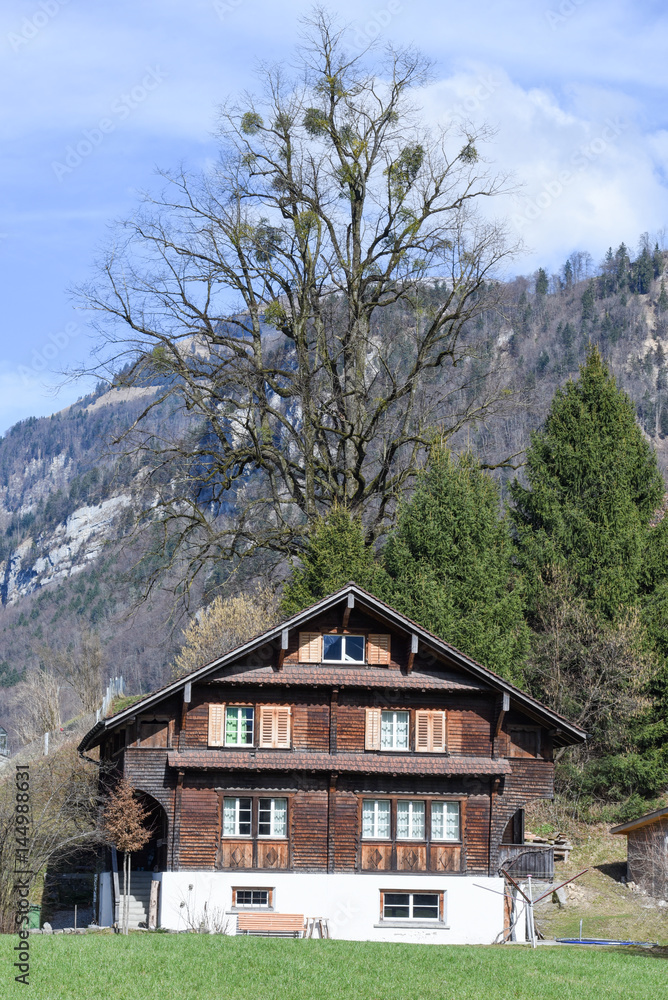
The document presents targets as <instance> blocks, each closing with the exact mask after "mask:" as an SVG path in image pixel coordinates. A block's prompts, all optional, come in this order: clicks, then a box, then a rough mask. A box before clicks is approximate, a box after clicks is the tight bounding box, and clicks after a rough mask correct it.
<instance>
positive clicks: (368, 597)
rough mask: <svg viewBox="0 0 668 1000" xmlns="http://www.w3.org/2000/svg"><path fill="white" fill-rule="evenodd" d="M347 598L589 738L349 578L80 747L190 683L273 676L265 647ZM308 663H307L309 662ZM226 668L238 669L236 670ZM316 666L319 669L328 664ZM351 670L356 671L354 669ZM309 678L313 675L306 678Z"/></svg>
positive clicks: (544, 717)
mask: <svg viewBox="0 0 668 1000" xmlns="http://www.w3.org/2000/svg"><path fill="white" fill-rule="evenodd" d="M344 602H345V605H346V606H347V607H350V608H352V607H360V608H362V609H364V610H365V611H366V612H368V613H369V614H370V615H371V616H372V617H373V618H374V619H375V620H377V621H379V623H381V624H383V623H384V624H385V625H386V626H387V627H388V628H389V629H391V630H393V631H400V632H402V633H404V634H405V635H406V636H409V635H410V636H415V637H416V638H417V642H418V643H421V644H423V645H424V646H425V647H426V648H427V649H430V650H431V651H433V652H434V653H435V654H436V660H437V661H438V663H439V665H440V664H443V666H445V665H446V664H447V667H448V668H449V669H447V670H446V671H445V672H446V673H449V674H453V673H454V674H456V675H460V674H461V675H463V676H464V678H466V679H470V682H474V686H475V688H476V689H477V690H492V691H497V692H499V693H505V694H508V695H509V696H510V697H511V698H512V700H513V701H514V702H515V703H516V704H517V706H518V707H520V708H521V710H522V711H523V712H525V713H526V714H527V715H529V716H531V717H532V718H534V719H536V721H538V722H539V723H541V724H542V725H546V726H549V727H550V728H553V729H555V730H557V731H558V733H559V737H560V741H561V742H563V743H565V744H571V743H580V742H582V741H583V740H584V739H586V733H585V732H584V731H583V730H581V729H580V728H579V727H578V726H574V725H573V724H572V723H570V722H569V721H568V720H567V719H564V718H563V717H562V716H560V715H558V714H557V713H555V712H552V711H551V710H550V709H548V708H547V707H546V706H545V705H542V704H541V703H540V702H539V701H537V700H536V699H535V698H532V697H531V696H530V695H527V694H526V693H525V692H523V691H521V690H520V689H519V688H517V687H515V685H513V684H511V683H510V682H509V681H506V680H504V679H503V678H502V677H499V676H498V674H495V673H493V672H492V671H491V670H488V669H487V668H486V667H484V666H483V665H482V664H481V663H478V662H477V661H475V660H472V659H471V658H470V657H468V656H466V655H465V654H464V653H462V652H460V651H459V650H458V649H456V648H455V647H454V646H451V645H450V644H449V643H447V642H445V641H444V640H443V639H440V638H439V637H438V636H436V635H434V634H433V633H431V632H429V631H427V629H424V628H422V627H421V626H420V625H418V624H417V623H416V622H414V621H412V620H411V619H410V618H406V616H405V615H402V614H400V613H399V612H398V611H396V610H395V609H394V608H391V607H390V606H389V605H388V604H385V603H384V602H383V601H380V600H379V599H378V598H377V597H374V595H373V594H370V593H368V592H367V591H365V590H363V589H362V588H361V587H358V586H357V584H355V583H352V582H351V583H348V584H346V586H345V587H342V588H341V589H340V590H337V591H335V592H334V593H333V594H330V595H328V596H327V597H325V598H323V599H322V600H320V601H318V602H316V603H315V604H313V605H311V606H310V607H308V608H305V609H304V610H303V611H300V612H299V613H298V614H296V615H293V616H292V617H291V618H289V619H287V620H286V621H283V622H281V623H280V624H278V625H276V626H274V627H273V628H271V629H268V630H267V631H266V632H263V633H262V634H260V635H258V636H255V637H254V638H253V639H250V640H249V641H248V642H246V643H243V644H242V645H241V646H237V647H236V648H235V649H231V650H229V651H228V652H227V653H225V654H223V656H220V657H218V658H217V659H215V660H212V661H211V662H210V663H207V664H205V665H204V666H202V667H199V668H198V669H197V670H193V671H191V673H189V674H186V675H184V676H183V677H180V678H179V679H178V680H176V681H173V682H172V683H170V684H168V685H166V686H165V687H163V688H161V689H159V690H158V691H155V692H153V693H152V694H150V695H147V696H146V698H144V699H142V700H141V701H139V702H135V704H134V705H132V706H131V707H130V708H128V709H125V711H123V712H119V713H118V714H117V715H115V716H112V717H111V718H109V719H104V720H102V721H101V722H98V723H97V724H96V725H95V726H94V727H93V729H91V730H90V732H89V733H87V734H86V736H85V737H84V739H83V740H82V742H81V744H80V748H79V749H80V750H81V751H84V750H87V749H89V748H90V747H92V746H94V745H96V743H97V742H98V736H101V734H102V733H103V732H104V731H107V730H109V729H113V728H116V727H117V726H121V725H124V724H125V723H126V722H127V721H128V720H129V719H130V718H132V717H133V716H135V715H137V713H138V712H141V711H145V710H146V709H149V708H153V707H154V706H155V705H157V704H158V703H159V702H161V701H164V700H165V699H167V698H169V697H170V696H172V695H174V694H175V693H178V692H181V691H185V689H186V688H187V686H188V685H192V684H194V683H197V682H200V681H209V680H214V678H216V677H217V676H218V677H220V678H221V679H222V678H223V677H225V679H227V678H228V677H229V676H231V675H236V674H238V673H239V672H240V671H241V672H242V673H243V674H244V676H245V678H246V679H248V680H252V675H253V673H254V671H257V670H262V671H263V673H264V674H265V675H266V676H269V675H270V674H273V673H274V671H273V670H272V669H271V664H270V663H269V657H268V656H267V655H266V654H265V655H261V654H262V651H263V647H264V648H267V647H270V648H271V649H273V650H277V649H278V648H280V645H281V644H282V642H284V639H285V636H286V635H287V634H288V633H289V632H290V631H292V630H294V629H305V627H306V626H307V625H308V624H309V623H310V622H312V621H313V620H314V619H316V618H317V617H318V616H320V615H322V614H323V613H325V612H327V611H329V610H330V609H332V608H334V607H335V606H336V605H340V604H343V603H344ZM304 666H305V667H307V666H308V665H304ZM328 666H329V665H328ZM228 668H236V669H234V670H232V669H228ZM284 669H286V668H284ZM296 669H297V670H303V669H304V667H302V665H299V666H297V667H296ZM316 669H317V670H320V669H327V668H316ZM343 669H344V670H345V671H346V674H347V675H348V676H350V679H351V681H352V670H351V668H349V667H347V666H346V667H344V668H343ZM352 669H353V670H354V669H356V668H352ZM441 670H442V668H441ZM441 670H439V666H438V665H436V664H435V667H434V672H435V673H437V674H438V673H441ZM367 672H368V673H369V678H368V679H365V680H364V684H365V685H368V684H369V681H372V682H373V683H372V686H375V684H376V682H377V683H378V686H384V682H383V681H381V680H380V678H381V677H382V676H383V675H384V674H386V671H384V670H379V669H378V668H371V669H370V670H368V671H365V673H367ZM282 673H283V671H281V672H280V673H278V674H277V675H276V676H277V678H279V680H277V683H283V684H286V683H287V682H289V681H290V680H292V682H293V683H298V679H299V678H298V675H297V676H294V677H293V672H292V671H291V675H290V677H288V675H287V674H284V675H283V676H281V674H282ZM421 674H422V676H427V677H432V676H433V672H432V670H431V669H430V670H429V672H428V673H426V672H424V671H423V672H421ZM303 676H304V681H303V682H305V683H307V684H310V683H311V682H312V681H311V677H310V675H307V674H306V673H305V674H304V675H303ZM404 676H405V675H403V674H398V672H397V671H392V679H393V681H394V682H395V683H394V684H393V686H398V685H397V684H396V682H397V681H399V678H400V677H404ZM307 677H308V678H309V679H308V680H307ZM416 680H417V676H416ZM328 683H332V681H329V682H328ZM337 683H338V682H337ZM401 686H403V685H401ZM472 686H473V685H472Z"/></svg>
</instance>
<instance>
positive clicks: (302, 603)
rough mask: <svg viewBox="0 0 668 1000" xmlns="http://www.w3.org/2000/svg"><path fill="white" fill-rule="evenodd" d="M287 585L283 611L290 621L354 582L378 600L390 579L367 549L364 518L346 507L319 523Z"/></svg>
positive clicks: (311, 534)
mask: <svg viewBox="0 0 668 1000" xmlns="http://www.w3.org/2000/svg"><path fill="white" fill-rule="evenodd" d="M301 563H302V565H301V567H299V568H295V569H294V570H293V573H292V577H291V578H290V580H288V582H287V583H286V585H285V589H284V591H283V598H282V600H281V611H282V613H283V614H284V615H285V616H286V617H287V616H289V615H293V614H296V613H297V612H298V611H302V610H303V609H304V608H307V607H308V606H309V605H310V604H314V603H315V602H316V601H319V600H320V599H321V598H323V597H326V596H327V595H328V594H331V593H332V592H333V591H335V590H338V589H339V588H340V587H343V586H345V584H346V583H348V582H349V581H350V580H353V581H354V582H355V583H357V584H358V585H359V586H360V587H363V588H364V589H365V590H368V591H370V592H371V593H372V594H374V595H375V596H376V597H382V596H383V592H384V591H385V589H386V586H387V583H386V575H385V573H384V571H383V568H382V566H381V565H380V564H379V563H378V562H377V560H376V557H375V554H374V550H373V548H372V547H371V546H369V545H367V544H366V542H365V538H364V529H363V527H362V522H361V520H360V518H356V517H353V516H352V515H351V513H350V511H349V510H348V509H347V508H346V507H338V506H337V507H333V508H332V510H330V511H329V513H328V514H327V515H326V516H325V517H322V518H320V519H319V520H318V521H316V522H315V524H314V526H313V528H312V529H311V532H310V534H309V538H308V541H307V544H306V548H305V551H304V553H303V555H302V556H301Z"/></svg>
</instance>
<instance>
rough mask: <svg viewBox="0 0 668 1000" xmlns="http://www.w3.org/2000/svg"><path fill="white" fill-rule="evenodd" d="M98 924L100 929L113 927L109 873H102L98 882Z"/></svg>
mask: <svg viewBox="0 0 668 1000" xmlns="http://www.w3.org/2000/svg"><path fill="white" fill-rule="evenodd" d="M99 892H100V899H99V904H98V905H99V911H100V915H99V918H98V920H99V924H100V927H113V924H114V899H113V894H112V891H111V872H102V873H101V875H100V881H99Z"/></svg>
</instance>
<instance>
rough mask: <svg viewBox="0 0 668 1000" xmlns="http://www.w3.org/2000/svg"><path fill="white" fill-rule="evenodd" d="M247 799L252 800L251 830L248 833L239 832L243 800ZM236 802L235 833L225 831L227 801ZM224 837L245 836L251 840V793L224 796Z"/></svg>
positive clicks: (251, 826) (251, 825)
mask: <svg viewBox="0 0 668 1000" xmlns="http://www.w3.org/2000/svg"><path fill="white" fill-rule="evenodd" d="M243 799H247V800H248V801H249V802H250V830H249V831H248V833H239V826H240V820H239V813H240V812H241V805H240V803H241V801H242V800H243ZM226 802H234V833H225V803H226ZM222 836H223V837H243V838H244V839H248V840H250V839H251V838H252V836H253V798H252V796H250V795H224V796H223V833H222Z"/></svg>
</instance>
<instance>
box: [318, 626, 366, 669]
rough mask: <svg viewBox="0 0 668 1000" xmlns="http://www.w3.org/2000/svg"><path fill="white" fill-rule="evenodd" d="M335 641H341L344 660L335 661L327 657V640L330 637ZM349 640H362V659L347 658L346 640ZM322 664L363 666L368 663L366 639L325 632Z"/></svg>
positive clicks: (360, 636)
mask: <svg viewBox="0 0 668 1000" xmlns="http://www.w3.org/2000/svg"><path fill="white" fill-rule="evenodd" d="M330 636H331V638H333V639H341V640H342V641H341V653H342V658H341V659H340V660H333V659H330V657H326V656H325V639H327V638H328V637H330ZM347 639H361V640H362V659H361V660H356V659H353V657H351V656H346V640H347ZM322 662H323V663H357V664H358V665H359V666H363V665H364V664H365V663H366V637H365V636H363V635H348V634H345V635H342V634H341V633H340V632H337V633H333V632H329V633H328V632H325V634H324V635H323V637H322Z"/></svg>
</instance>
